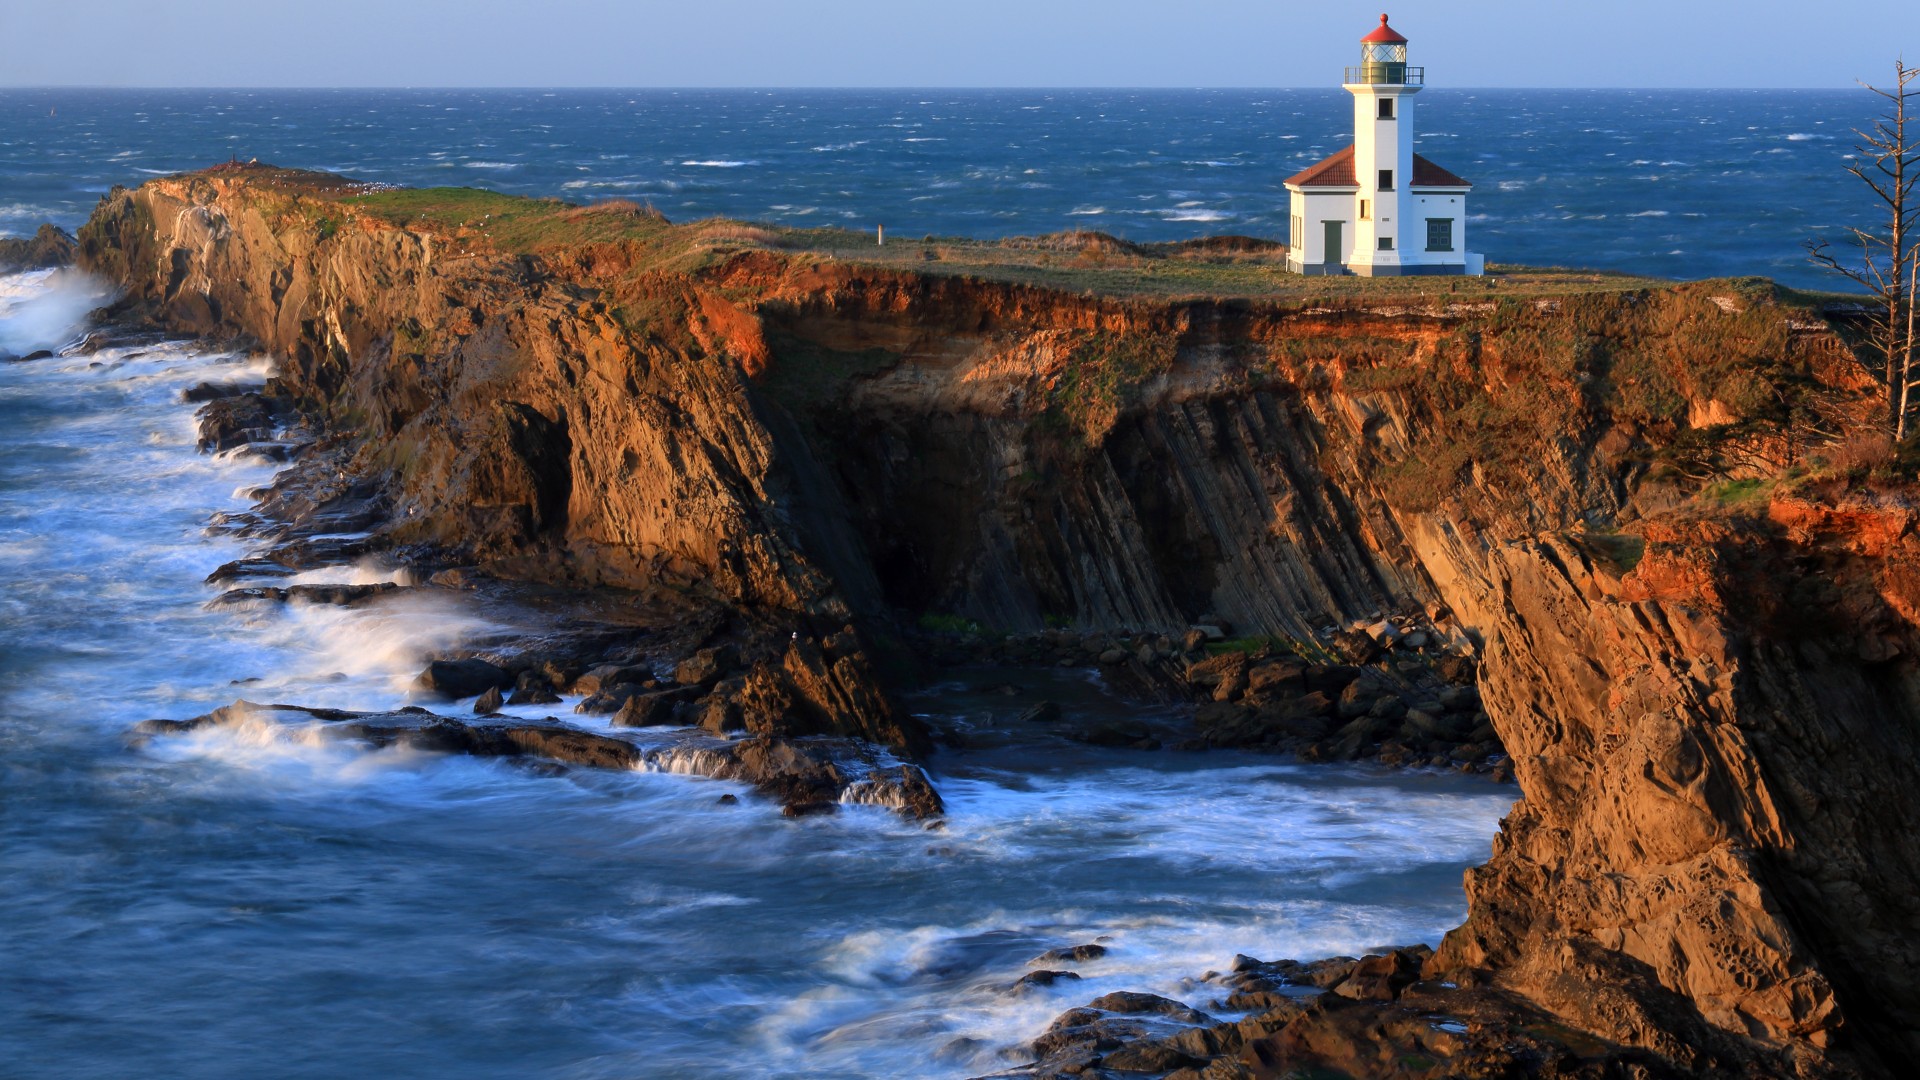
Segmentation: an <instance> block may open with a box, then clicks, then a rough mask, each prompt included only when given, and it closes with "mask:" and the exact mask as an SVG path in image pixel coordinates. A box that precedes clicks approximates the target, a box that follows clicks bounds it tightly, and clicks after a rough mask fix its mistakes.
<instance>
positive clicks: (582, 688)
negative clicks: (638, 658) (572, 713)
mask: <svg viewBox="0 0 1920 1080" xmlns="http://www.w3.org/2000/svg"><path fill="white" fill-rule="evenodd" d="M652 678H653V670H652V669H651V668H648V667H645V666H642V665H637V664H601V665H599V666H598V667H594V668H591V669H589V670H588V671H587V672H586V674H584V675H581V676H579V677H578V678H575V679H574V680H573V692H574V693H576V694H585V695H588V696H589V697H590V696H592V695H594V694H597V693H599V692H601V691H602V690H607V689H611V688H612V687H615V686H625V685H628V684H631V683H643V682H648V681H650V680H651V679H652Z"/></svg>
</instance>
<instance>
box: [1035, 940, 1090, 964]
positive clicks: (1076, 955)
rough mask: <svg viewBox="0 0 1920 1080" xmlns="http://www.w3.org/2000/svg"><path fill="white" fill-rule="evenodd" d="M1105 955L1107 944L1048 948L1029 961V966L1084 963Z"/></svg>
mask: <svg viewBox="0 0 1920 1080" xmlns="http://www.w3.org/2000/svg"><path fill="white" fill-rule="evenodd" d="M1105 955H1107V947H1106V946H1105V945H1072V946H1068V947H1066V948H1061V949H1048V950H1047V951H1046V952H1043V953H1041V954H1040V955H1039V956H1036V957H1034V958H1033V959H1031V960H1029V961H1027V964H1028V965H1029V966H1031V965H1033V964H1065V963H1076V964H1077V963H1084V962H1086V961H1088V960H1098V959H1100V958H1101V957H1103V956H1105Z"/></svg>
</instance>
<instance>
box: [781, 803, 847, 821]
mask: <svg viewBox="0 0 1920 1080" xmlns="http://www.w3.org/2000/svg"><path fill="white" fill-rule="evenodd" d="M839 809H840V805H839V804H838V803H830V802H806V803H788V804H787V805H785V806H783V807H781V808H780V813H781V814H782V815H784V816H786V817H790V818H802V817H816V816H818V815H820V814H831V813H835V812H837V811H838V810H839Z"/></svg>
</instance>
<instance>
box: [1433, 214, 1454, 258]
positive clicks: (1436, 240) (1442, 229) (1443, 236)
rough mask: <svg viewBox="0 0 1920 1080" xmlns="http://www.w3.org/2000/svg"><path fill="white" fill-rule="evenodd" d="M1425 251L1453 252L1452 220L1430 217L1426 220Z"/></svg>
mask: <svg viewBox="0 0 1920 1080" xmlns="http://www.w3.org/2000/svg"><path fill="white" fill-rule="evenodd" d="M1427 250H1428V251H1452V250H1453V219H1452V218H1444V217H1430V218H1428V219H1427Z"/></svg>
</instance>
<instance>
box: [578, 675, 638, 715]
mask: <svg viewBox="0 0 1920 1080" xmlns="http://www.w3.org/2000/svg"><path fill="white" fill-rule="evenodd" d="M643 692H644V691H642V690H641V689H640V684H639V683H620V684H619V685H617V686H609V687H607V688H606V689H604V690H600V691H598V692H596V693H592V694H589V695H587V696H586V697H585V698H584V699H582V700H581V702H580V703H579V704H578V705H575V706H574V707H573V711H574V712H577V713H580V714H582V715H585V716H608V715H611V714H613V713H617V712H619V711H620V710H621V709H622V708H624V707H625V706H626V704H627V702H628V701H630V700H632V699H633V698H635V697H637V696H638V695H640V694H641V693H643Z"/></svg>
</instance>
